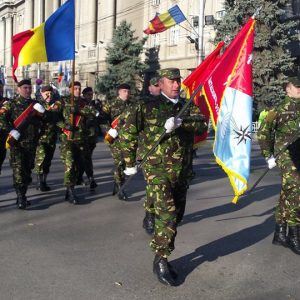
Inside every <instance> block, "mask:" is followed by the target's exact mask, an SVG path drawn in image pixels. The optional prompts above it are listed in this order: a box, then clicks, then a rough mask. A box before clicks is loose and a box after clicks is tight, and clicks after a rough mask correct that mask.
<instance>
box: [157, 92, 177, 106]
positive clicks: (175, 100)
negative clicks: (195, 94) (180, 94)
mask: <svg viewBox="0 0 300 300" xmlns="http://www.w3.org/2000/svg"><path fill="white" fill-rule="evenodd" d="M161 94H162V95H163V96H164V97H165V98H167V99H168V100H170V101H171V102H172V103H174V104H177V103H178V101H179V98H176V99H172V98H170V97H168V96H167V95H166V94H165V93H164V92H161Z"/></svg>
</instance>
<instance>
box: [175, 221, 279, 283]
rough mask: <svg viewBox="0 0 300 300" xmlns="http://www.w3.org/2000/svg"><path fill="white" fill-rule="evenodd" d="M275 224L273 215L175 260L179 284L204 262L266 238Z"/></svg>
mask: <svg viewBox="0 0 300 300" xmlns="http://www.w3.org/2000/svg"><path fill="white" fill-rule="evenodd" d="M274 224H275V221H274V216H273V215H271V216H269V217H268V218H267V219H266V220H265V221H264V222H263V223H261V224H257V225H255V226H252V227H248V228H245V229H242V230H240V231H238V232H235V233H233V234H230V235H227V236H225V237H222V238H220V239H218V240H215V241H213V242H211V243H208V244H206V245H203V246H201V247H199V248H197V249H195V251H194V252H191V253H190V254H187V255H185V256H183V257H180V258H178V259H175V260H173V261H172V264H173V265H174V266H175V267H176V269H177V270H178V271H179V282H178V284H179V285H181V284H183V283H184V281H185V279H186V278H187V277H188V275H189V274H190V273H192V272H193V270H194V269H196V268H197V267H198V266H200V265H201V264H202V263H204V262H206V261H214V260H216V259H217V258H218V257H222V256H227V255H229V254H232V253H234V252H237V251H240V250H243V249H245V248H248V247H250V246H252V245H254V244H256V243H258V242H259V241H261V240H263V239H265V238H266V237H267V236H269V235H270V234H271V233H272V232H273V229H274Z"/></svg>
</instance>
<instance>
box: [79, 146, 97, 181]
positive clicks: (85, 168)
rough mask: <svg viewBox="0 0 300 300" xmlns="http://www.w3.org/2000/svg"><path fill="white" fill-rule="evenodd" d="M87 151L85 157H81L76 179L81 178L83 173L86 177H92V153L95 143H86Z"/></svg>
mask: <svg viewBox="0 0 300 300" xmlns="http://www.w3.org/2000/svg"><path fill="white" fill-rule="evenodd" d="M86 146H87V148H88V150H87V151H86V155H85V156H84V157H83V164H82V165H80V168H79V174H78V178H82V176H83V173H84V172H85V174H86V176H87V177H89V178H90V177H93V176H94V166H93V159H92V156H93V152H94V149H95V148H96V143H91V142H88V143H87V144H86Z"/></svg>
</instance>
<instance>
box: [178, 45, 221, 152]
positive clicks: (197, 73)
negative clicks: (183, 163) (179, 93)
mask: <svg viewBox="0 0 300 300" xmlns="http://www.w3.org/2000/svg"><path fill="white" fill-rule="evenodd" d="M223 46H224V42H223V41H222V42H220V43H219V44H218V45H217V47H216V48H215V49H214V50H213V51H212V52H211V53H210V54H209V55H208V56H207V57H206V58H205V59H204V60H203V61H202V63H201V64H200V65H199V66H198V67H197V68H196V69H195V70H194V71H193V72H192V73H191V74H190V75H189V76H188V77H186V78H185V79H184V80H183V82H182V84H181V85H182V89H183V90H184V91H185V92H186V95H187V98H190V96H191V95H192V94H193V92H194V90H195V88H197V87H198V86H199V85H200V84H202V83H203V82H204V81H205V79H206V77H207V76H208V75H209V73H210V72H211V71H212V69H213V67H214V66H215V65H216V64H217V62H218V59H219V57H220V52H221V50H222V48H223ZM194 103H195V105H197V106H198V107H199V108H200V110H201V113H202V114H203V115H204V116H205V119H206V121H207V122H208V121H209V109H208V107H207V104H206V101H205V100H204V99H203V96H202V95H201V90H200V92H199V94H198V95H196V96H195V98H194ZM207 135H208V132H207V131H206V132H204V133H202V134H201V135H197V133H196V134H195V137H194V148H197V147H198V146H199V145H200V144H201V143H202V142H203V141H205V140H206V138H207Z"/></svg>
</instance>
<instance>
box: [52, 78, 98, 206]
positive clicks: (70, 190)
mask: <svg viewBox="0 0 300 300" xmlns="http://www.w3.org/2000/svg"><path fill="white" fill-rule="evenodd" d="M70 92H72V84H71V85H70ZM80 94H81V84H80V82H78V81H75V82H74V106H73V105H71V103H70V98H68V99H66V103H65V105H64V106H63V109H62V114H63V121H60V122H59V123H58V126H59V127H60V128H61V129H62V132H63V133H62V135H61V146H60V150H61V159H62V161H63V163H64V165H65V174H64V185H65V186H66V188H67V189H66V195H65V199H66V200H69V201H70V202H72V203H73V204H78V198H77V196H76V194H75V185H76V181H77V179H78V175H79V171H80V169H82V166H83V164H84V162H85V161H86V160H87V159H86V157H88V156H89V155H90V153H89V152H90V150H89V147H87V137H88V135H89V131H88V128H87V125H86V123H87V119H88V118H90V117H95V116H96V112H95V110H94V109H93V108H92V107H90V106H88V105H87V104H86V102H85V100H84V99H82V98H81V97H80ZM71 115H73V116H74V120H72V118H71ZM71 121H73V123H72V122H71ZM87 176H88V177H89V178H91V177H92V176H93V174H87Z"/></svg>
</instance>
